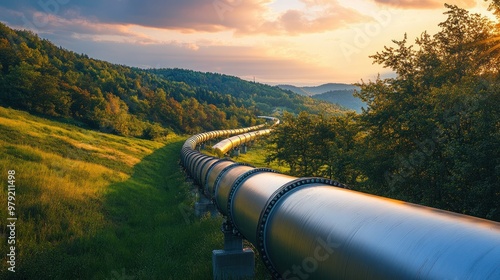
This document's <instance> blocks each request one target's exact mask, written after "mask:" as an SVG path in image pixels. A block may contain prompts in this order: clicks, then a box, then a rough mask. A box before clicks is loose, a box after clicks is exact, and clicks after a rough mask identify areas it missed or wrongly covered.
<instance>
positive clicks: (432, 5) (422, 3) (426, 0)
mask: <svg viewBox="0 0 500 280" xmlns="http://www.w3.org/2000/svg"><path fill="white" fill-rule="evenodd" d="M374 1H375V2H376V3H378V4H381V5H387V6H392V7H397V8H402V9H441V8H443V7H444V3H445V2H443V1H442V0H374ZM446 3H447V4H451V5H457V6H458V7H460V8H464V9H469V8H473V7H475V6H476V4H477V1H476V0H449V1H446Z"/></svg>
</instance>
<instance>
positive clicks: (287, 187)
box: [257, 177, 345, 279]
mask: <svg viewBox="0 0 500 280" xmlns="http://www.w3.org/2000/svg"><path fill="white" fill-rule="evenodd" d="M309 184H325V185H330V186H334V187H340V188H345V186H344V185H343V184H341V183H339V182H336V181H332V180H330V179H326V178H316V177H307V178H299V179H296V180H293V181H291V182H288V183H286V184H284V185H283V186H281V187H280V188H279V189H277V190H276V191H275V192H274V193H273V194H272V195H271V197H270V198H269V200H268V201H267V203H266V206H265V207H264V209H263V210H262V212H261V213H260V218H259V222H258V224H257V240H258V244H257V250H258V251H259V253H260V256H261V258H262V261H263V262H264V265H265V266H266V267H267V269H268V270H269V272H270V273H271V275H272V277H273V279H282V278H281V274H280V273H279V272H278V271H277V270H276V269H275V268H274V265H273V264H272V262H271V260H270V259H269V257H268V254H267V248H266V242H265V239H264V234H265V228H266V223H267V219H268V218H269V215H270V213H271V211H272V209H273V208H274V206H275V205H276V204H277V203H278V201H279V200H280V199H281V198H282V197H284V196H285V195H286V194H287V193H289V192H290V191H292V190H294V189H296V188H298V187H301V186H304V185H309Z"/></svg>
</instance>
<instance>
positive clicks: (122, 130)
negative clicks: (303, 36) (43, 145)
mask: <svg viewBox="0 0 500 280" xmlns="http://www.w3.org/2000/svg"><path fill="white" fill-rule="evenodd" d="M0 73H1V75H0V105H2V106H10V107H13V108H16V109H22V110H27V111H30V112H33V113H37V114H42V115H45V116H54V117H63V118H69V119H72V120H76V121H78V122H80V123H81V124H84V125H87V126H89V127H91V128H95V129H100V130H102V131H105V132H109V133H116V134H119V135H127V136H135V137H146V138H157V137H162V136H163V135H165V134H166V133H168V131H170V130H174V131H177V132H180V133H195V132H201V131H207V130H214V129H224V128H230V127H241V126H249V125H253V124H255V123H256V121H257V119H256V116H257V115H262V114H266V115H270V114H273V112H274V110H275V109H276V108H280V109H285V110H288V111H291V112H295V113H298V112H299V111H301V110H307V111H310V112H319V111H320V110H323V111H327V112H331V113H338V112H339V108H338V107H335V106H333V105H329V104H328V103H326V102H323V103H322V102H317V101H314V100H311V99H310V98H306V97H301V96H298V95H297V94H294V93H292V92H289V91H284V90H281V89H280V88H278V87H271V86H268V85H264V84H258V83H251V82H247V81H243V80H241V79H239V78H236V77H231V76H227V75H221V74H215V73H201V72H195V71H190V70H181V69H149V70H144V69H138V68H133V67H126V66H122V65H116V64H111V63H108V62H105V61H100V60H96V59H92V58H89V57H88V56H87V55H85V54H77V53H74V52H71V51H68V50H65V49H63V48H59V47H56V46H54V45H53V44H52V43H51V42H49V41H48V40H44V39H40V38H39V37H38V36H37V35H35V34H33V33H32V32H30V31H16V30H12V29H10V28H9V27H7V26H6V25H4V24H2V23H0Z"/></svg>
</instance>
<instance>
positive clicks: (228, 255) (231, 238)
mask: <svg viewBox="0 0 500 280" xmlns="http://www.w3.org/2000/svg"><path fill="white" fill-rule="evenodd" d="M222 233H223V234H224V249H223V250H213V251H212V268H213V279H253V278H254V267H255V254H254V252H253V250H252V249H250V248H243V240H242V238H241V237H239V236H237V235H235V234H233V227H232V225H231V224H230V223H224V224H223V225H222Z"/></svg>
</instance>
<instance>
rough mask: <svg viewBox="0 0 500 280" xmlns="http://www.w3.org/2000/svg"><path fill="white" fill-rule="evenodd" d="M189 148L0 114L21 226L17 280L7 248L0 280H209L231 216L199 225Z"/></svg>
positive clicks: (176, 141)
mask: <svg viewBox="0 0 500 280" xmlns="http://www.w3.org/2000/svg"><path fill="white" fill-rule="evenodd" d="M184 140H185V138H184V137H178V136H170V137H169V138H168V139H166V140H165V141H164V142H154V141H147V140H141V139H133V138H125V137H119V136H114V135H109V134H103V133H98V132H95V131H89V130H85V129H82V128H79V127H77V126H73V125H70V124H64V123H60V122H55V121H49V120H46V119H42V118H38V117H34V116H32V115H29V114H27V113H24V112H21V111H16V110H11V109H6V108H2V107H0V172H1V173H0V178H3V179H2V181H3V182H4V183H2V186H3V187H2V188H1V190H0V197H1V201H4V202H3V203H2V204H3V205H5V206H2V207H5V208H6V199H7V198H6V197H7V193H6V192H7V191H6V187H5V186H6V181H7V175H8V174H7V171H8V170H15V171H16V201H15V202H16V216H17V217H18V221H17V222H16V225H17V226H16V240H17V244H16V250H17V251H16V253H17V255H16V273H11V272H8V271H7V270H6V269H7V263H6V253H5V252H7V244H6V242H5V241H2V242H1V244H0V251H1V253H2V258H1V261H2V263H1V265H0V266H1V267H0V268H1V271H0V279H210V278H211V275H212V267H211V266H212V263H211V252H212V250H214V249H220V248H222V246H223V242H222V240H223V236H222V233H221V232H220V226H221V223H222V217H216V218H210V217H208V216H205V217H202V218H197V217H195V216H194V211H193V207H192V206H193V204H194V198H193V195H192V194H191V192H190V188H191V186H190V185H189V184H188V183H186V182H185V175H184V173H183V172H182V171H181V169H180V167H179V165H178V160H179V152H180V148H181V146H182V144H183V142H184ZM0 213H1V214H0V215H1V217H0V227H1V228H0V234H2V236H6V235H7V234H8V232H7V229H6V224H5V223H6V221H7V220H6V218H7V216H6V214H7V213H6V211H4V210H2V211H1V212H0ZM2 240H5V239H3V238H2ZM256 263H257V278H258V279H264V278H267V276H266V275H267V273H266V271H265V268H264V267H263V265H262V263H261V262H260V261H257V262H256Z"/></svg>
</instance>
